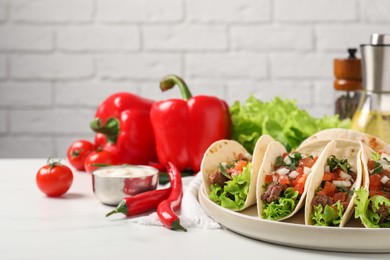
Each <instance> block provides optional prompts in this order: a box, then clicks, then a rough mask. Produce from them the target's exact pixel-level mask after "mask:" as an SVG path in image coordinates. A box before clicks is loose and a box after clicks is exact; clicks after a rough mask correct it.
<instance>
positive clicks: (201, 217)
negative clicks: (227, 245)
mask: <svg viewBox="0 0 390 260" xmlns="http://www.w3.org/2000/svg"><path fill="white" fill-rule="evenodd" d="M182 180H183V190H184V193H183V199H182V202H181V207H180V210H178V211H177V212H176V213H177V214H178V215H179V217H180V224H181V225H182V226H183V227H185V228H187V229H188V228H197V229H219V228H221V225H220V224H219V223H218V222H216V221H215V220H213V219H211V218H210V217H209V216H208V215H207V214H206V213H205V212H204V211H203V209H202V207H201V206H200V204H199V201H198V190H199V188H200V185H201V183H202V176H201V174H197V175H195V176H193V177H184V178H183V179H182ZM129 221H130V222H132V223H137V224H141V225H149V226H162V224H161V222H160V220H159V218H158V216H157V213H156V212H154V213H152V214H150V215H147V216H140V217H133V218H129Z"/></svg>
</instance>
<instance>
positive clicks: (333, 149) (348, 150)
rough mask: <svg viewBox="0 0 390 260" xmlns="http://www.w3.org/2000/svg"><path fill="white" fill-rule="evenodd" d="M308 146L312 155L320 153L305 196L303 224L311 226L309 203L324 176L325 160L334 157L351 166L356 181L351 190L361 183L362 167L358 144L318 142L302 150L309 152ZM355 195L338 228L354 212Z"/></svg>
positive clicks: (351, 142) (336, 141)
mask: <svg viewBox="0 0 390 260" xmlns="http://www.w3.org/2000/svg"><path fill="white" fill-rule="evenodd" d="M310 145H311V146H312V147H311V149H313V153H318V152H319V151H322V152H321V155H320V156H319V158H318V160H317V162H316V164H315V166H313V168H312V173H311V175H312V176H311V178H310V181H309V183H308V190H307V194H306V202H305V224H306V225H313V221H312V219H311V214H312V212H313V207H312V206H311V203H312V201H313V199H314V196H315V192H316V190H317V188H318V187H319V186H320V184H321V182H322V178H323V176H324V169H325V166H326V163H327V159H328V158H329V157H330V156H331V155H334V156H336V158H337V159H347V160H348V163H349V164H350V165H351V170H352V171H353V172H356V180H355V182H354V184H353V185H352V187H351V190H355V189H359V188H360V186H361V182H362V166H361V162H360V155H361V147H360V143H359V142H355V141H349V140H333V141H330V142H328V141H326V140H320V141H317V142H313V143H311V144H309V145H306V146H304V147H302V149H303V150H310ZM355 196H356V194H355V193H354V194H353V196H352V198H351V200H350V203H349V204H348V207H347V209H346V210H345V212H344V214H343V217H342V220H341V223H340V225H339V226H340V227H344V226H345V225H346V224H347V222H348V221H349V219H350V218H351V216H352V214H353V212H354V199H355Z"/></svg>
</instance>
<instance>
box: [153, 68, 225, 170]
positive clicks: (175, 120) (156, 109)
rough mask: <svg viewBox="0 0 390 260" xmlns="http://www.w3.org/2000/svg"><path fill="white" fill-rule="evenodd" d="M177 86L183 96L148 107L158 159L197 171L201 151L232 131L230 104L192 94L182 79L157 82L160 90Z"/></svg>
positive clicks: (173, 76)
mask: <svg viewBox="0 0 390 260" xmlns="http://www.w3.org/2000/svg"><path fill="white" fill-rule="evenodd" d="M175 85H177V86H178V87H179V89H180V92H181V95H182V98H183V99H170V100H166V101H157V102H155V103H154V104H153V106H152V108H151V110H150V118H151V122H152V126H153V130H154V135H155V138H156V150H157V156H158V159H159V162H160V163H161V164H162V165H166V164H167V163H168V162H172V163H173V164H174V165H175V166H176V167H177V168H178V169H179V171H183V170H186V169H191V170H193V171H195V172H198V171H199V170H200V164H201V161H202V158H203V154H204V153H205V151H206V150H207V148H208V147H209V146H210V145H211V144H212V143H213V142H215V141H217V140H220V139H228V138H230V134H231V119H230V112H229V107H228V105H227V104H226V102H225V101H223V100H220V99H218V98H216V97H213V96H203V95H199V96H195V97H192V94H191V92H190V90H189V89H188V87H187V85H186V84H185V82H184V81H183V80H182V79H181V78H179V77H178V76H176V75H169V76H166V77H165V78H163V79H162V80H161V82H160V88H161V90H162V91H166V90H168V89H170V88H172V87H174V86H175Z"/></svg>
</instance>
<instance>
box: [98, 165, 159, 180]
mask: <svg viewBox="0 0 390 260" xmlns="http://www.w3.org/2000/svg"><path fill="white" fill-rule="evenodd" d="M156 173H157V170H156V171H154V170H153V169H148V168H146V167H134V166H128V167H107V168H102V169H99V170H96V171H94V172H93V174H95V175H96V176H99V177H146V176H150V175H154V174H156Z"/></svg>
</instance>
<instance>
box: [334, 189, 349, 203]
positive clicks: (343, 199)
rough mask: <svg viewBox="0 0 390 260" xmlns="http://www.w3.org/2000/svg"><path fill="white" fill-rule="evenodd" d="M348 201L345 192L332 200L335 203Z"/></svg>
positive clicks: (335, 195)
mask: <svg viewBox="0 0 390 260" xmlns="http://www.w3.org/2000/svg"><path fill="white" fill-rule="evenodd" d="M346 199H347V195H346V194H345V192H342V191H339V192H336V193H335V194H334V195H333V198H332V200H333V203H336V202H337V201H341V202H344V201H345V200H346Z"/></svg>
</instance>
